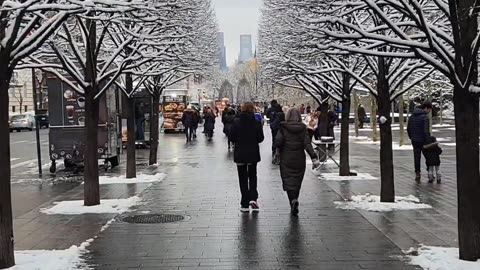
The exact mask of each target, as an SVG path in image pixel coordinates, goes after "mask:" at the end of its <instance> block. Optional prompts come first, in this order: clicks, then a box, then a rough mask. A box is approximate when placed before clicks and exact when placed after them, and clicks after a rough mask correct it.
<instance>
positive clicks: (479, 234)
mask: <svg viewBox="0 0 480 270" xmlns="http://www.w3.org/2000/svg"><path fill="white" fill-rule="evenodd" d="M454 105H455V106H454V107H455V126H456V129H455V130H456V142H457V150H456V154H457V185H458V187H457V192H458V242H459V246H460V258H461V259H463V260H468V261H475V260H477V259H479V258H480V211H479V209H478V196H479V195H480V173H479V122H478V121H479V109H478V105H479V99H478V96H477V95H472V94H470V93H468V90H467V89H462V88H461V87H460V86H455V91H454Z"/></svg>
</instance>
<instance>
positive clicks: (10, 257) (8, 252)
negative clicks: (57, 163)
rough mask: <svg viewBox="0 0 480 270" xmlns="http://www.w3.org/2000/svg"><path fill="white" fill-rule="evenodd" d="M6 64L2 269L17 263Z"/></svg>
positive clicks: (1, 110) (2, 83)
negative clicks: (14, 247)
mask: <svg viewBox="0 0 480 270" xmlns="http://www.w3.org/2000/svg"><path fill="white" fill-rule="evenodd" d="M6 65H8V61H6V62H3V63H2V66H3V67H2V69H1V70H0V164H1V166H0V269H4V268H9V267H12V266H13V265H15V258H14V249H13V245H14V242H13V217H12V197H11V196H12V194H11V186H10V173H11V172H10V127H9V125H8V120H9V119H8V106H9V97H8V86H9V84H10V79H11V76H10V75H9V74H11V73H9V72H8V71H7V69H6V67H5V66H6Z"/></svg>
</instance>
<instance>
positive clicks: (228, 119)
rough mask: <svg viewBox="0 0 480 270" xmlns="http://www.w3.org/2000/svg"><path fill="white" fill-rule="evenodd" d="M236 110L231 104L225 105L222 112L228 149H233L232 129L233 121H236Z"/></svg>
mask: <svg viewBox="0 0 480 270" xmlns="http://www.w3.org/2000/svg"><path fill="white" fill-rule="evenodd" d="M235 116H236V113H235V110H233V109H232V108H230V107H229V106H227V107H225V109H224V110H223V112H222V123H223V133H224V134H225V135H226V136H227V140H228V150H230V149H231V145H232V142H231V141H230V136H229V135H230V129H231V128H232V125H233V122H234V121H235Z"/></svg>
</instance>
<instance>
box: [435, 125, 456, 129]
mask: <svg viewBox="0 0 480 270" xmlns="http://www.w3.org/2000/svg"><path fill="white" fill-rule="evenodd" d="M432 127H434V128H451V127H455V126H454V125H450V124H435V125H432Z"/></svg>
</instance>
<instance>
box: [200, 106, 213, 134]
mask: <svg viewBox="0 0 480 270" xmlns="http://www.w3.org/2000/svg"><path fill="white" fill-rule="evenodd" d="M203 119H204V130H205V135H206V136H207V139H208V141H211V140H212V137H213V131H214V130H215V114H214V113H213V110H212V109H211V108H210V107H208V108H207V111H206V112H205V115H204V116H203Z"/></svg>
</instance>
